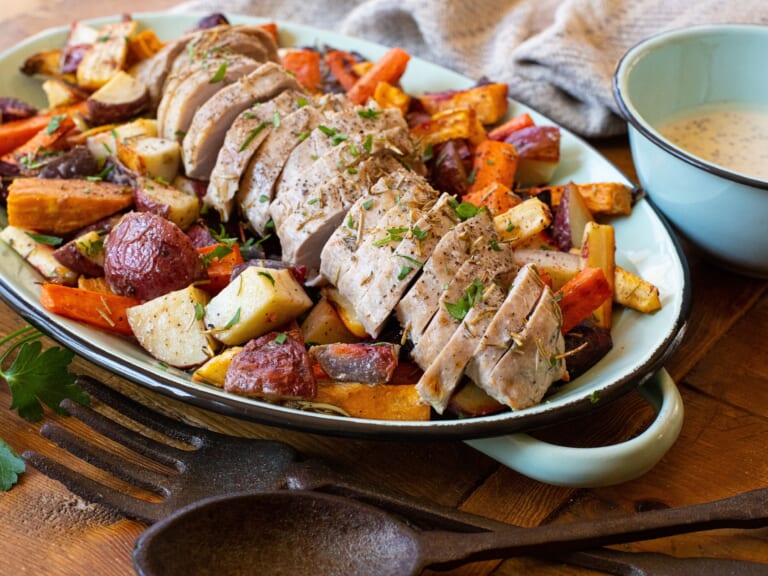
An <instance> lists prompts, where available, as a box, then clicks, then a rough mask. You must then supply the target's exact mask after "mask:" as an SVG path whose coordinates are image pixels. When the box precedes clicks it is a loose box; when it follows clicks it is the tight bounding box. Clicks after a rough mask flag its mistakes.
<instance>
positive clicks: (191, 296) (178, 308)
mask: <svg viewBox="0 0 768 576" xmlns="http://www.w3.org/2000/svg"><path fill="white" fill-rule="evenodd" d="M209 298H210V297H209V296H208V293H207V292H206V291H205V290H202V289H200V288H197V287H195V286H188V287H186V288H184V289H182V290H176V291H174V292H169V293H167V294H164V295H162V296H158V297H157V298H154V299H152V300H149V301H147V302H145V303H144V304H140V305H138V306H134V307H133V308H129V309H128V311H127V314H128V323H129V324H130V325H131V329H132V330H133V333H134V335H135V336H136V340H138V342H139V344H140V345H141V346H142V348H144V349H145V350H146V351H147V352H149V353H150V354H151V355H152V356H153V357H154V358H157V359H158V360H160V361H161V362H165V363H166V364H169V365H170V366H175V367H177V368H191V367H193V366H199V365H200V364H202V363H203V362H205V361H206V360H208V359H209V358H211V357H212V356H213V355H214V346H215V341H214V340H213V338H211V337H210V335H209V334H208V333H207V332H206V330H205V325H204V324H203V320H202V314H201V310H202V307H204V306H205V305H206V304H207V303H208V300H209Z"/></svg>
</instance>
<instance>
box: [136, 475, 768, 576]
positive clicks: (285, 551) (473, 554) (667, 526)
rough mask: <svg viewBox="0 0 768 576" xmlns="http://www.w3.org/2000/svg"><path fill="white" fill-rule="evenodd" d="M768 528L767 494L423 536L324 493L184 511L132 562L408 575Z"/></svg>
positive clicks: (239, 499) (228, 574) (185, 569)
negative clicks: (483, 561) (700, 534)
mask: <svg viewBox="0 0 768 576" xmlns="http://www.w3.org/2000/svg"><path fill="white" fill-rule="evenodd" d="M766 525H768V489H760V490H753V491H750V492H745V493H743V494H740V495H738V496H734V497H731V498H726V499H723V500H717V501H715V502H709V503H706V504H697V505H694V506H686V507H680V508H673V509H668V510H656V511H650V512H643V513H639V514H632V515H627V516H619V517H614V518H607V519H602V520H596V521H580V522H570V523H564V524H550V525H546V526H540V527H537V528H517V527H511V526H510V527H509V528H506V529H502V530H498V531H486V532H475V533H467V532H449V531H437V530H430V531H420V530H417V529H415V528H412V527H410V526H409V525H408V524H407V523H406V522H404V521H403V520H401V519H400V518H399V517H397V516H395V515H394V514H392V513H389V512H386V511H384V510H382V509H379V508H376V507H374V506H371V505H368V504H365V503H362V502H359V501H357V500H354V499H351V498H345V497H341V496H335V495H330V494H324V493H319V492H309V491H298V490H292V491H278V492H261V493H253V492H249V493H239V494H233V495H229V496H224V497H221V496H219V497H214V498H210V499H206V500H202V501H200V502H198V503H196V504H192V505H190V506H187V507H186V508H182V509H181V510H179V511H178V512H176V513H174V514H172V515H171V516H169V517H168V518H166V519H164V520H162V521H160V522H158V523H157V524H154V525H153V526H151V527H150V528H149V529H147V530H146V532H144V534H142V535H141V537H140V538H139V540H138V541H137V543H136V547H135V549H134V555H133V557H134V564H135V566H136V569H137V572H138V574H139V575H140V576H161V575H162V576H177V575H178V576H198V575H204V574H216V575H217V576H236V575H245V574H259V575H260V576H277V575H291V576H302V575H307V576H309V575H312V576H330V575H337V574H338V575H342V574H343V575H354V574H366V575H368V576H406V575H409V574H411V575H416V574H420V573H421V572H422V570H423V569H424V568H426V567H427V566H440V567H443V568H445V567H449V566H453V565H457V564H460V563H462V562H466V561H470V560H481V559H489V558H503V557H509V556H519V555H525V554H542V553H562V552H567V551H575V550H582V549H589V548H595V547H597V546H602V545H610V544H619V543H623V542H633V541H637V540H644V539H652V538H659V537H663V536H670V535H673V534H681V533H686V532H694V531H698V530H705V529H715V528H757V527H762V526H766ZM763 568H765V565H763Z"/></svg>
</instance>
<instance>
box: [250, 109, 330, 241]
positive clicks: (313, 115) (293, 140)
mask: <svg viewBox="0 0 768 576" xmlns="http://www.w3.org/2000/svg"><path fill="white" fill-rule="evenodd" d="M321 114H322V113H321V111H320V109H319V108H318V107H317V106H316V105H315V104H314V103H310V104H309V105H305V106H302V107H301V108H299V109H298V110H296V111H295V112H293V113H292V114H290V115H288V116H286V117H285V118H283V119H282V121H281V122H280V126H279V127H278V129H277V130H272V131H270V132H269V133H268V134H267V135H266V138H265V140H264V142H263V143H262V145H261V146H259V148H258V149H257V150H256V152H255V154H254V155H253V158H251V160H250V162H249V163H248V166H247V167H246V169H245V171H244V172H243V176H242V178H241V179H240V187H239V189H238V191H237V196H236V198H235V199H236V202H237V204H238V206H240V211H241V212H242V213H243V214H244V215H245V219H246V220H247V221H248V223H249V224H250V225H251V227H252V228H253V229H254V231H256V233H257V234H259V235H260V236H264V235H265V234H266V232H267V230H266V226H267V222H269V218H270V214H269V205H270V202H272V198H273V197H274V194H275V184H276V183H277V180H278V178H279V177H280V174H281V173H282V172H283V167H284V166H285V163H286V162H287V161H288V158H289V157H290V155H291V153H292V152H293V149H294V148H296V147H297V146H299V145H300V144H301V143H302V142H304V140H306V138H307V136H308V134H309V133H310V132H311V131H312V130H313V129H314V128H315V127H316V126H317V125H318V124H319V123H320V118H321V117H322V116H321Z"/></svg>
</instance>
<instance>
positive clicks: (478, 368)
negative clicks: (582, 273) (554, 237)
mask: <svg viewBox="0 0 768 576" xmlns="http://www.w3.org/2000/svg"><path fill="white" fill-rule="evenodd" d="M543 290H544V282H542V280H541V278H540V277H539V274H538V273H537V272H536V268H535V267H534V266H533V265H531V264H527V265H525V266H523V267H522V268H521V269H520V271H519V272H518V273H517V276H515V279H514V281H513V282H512V286H511V288H510V289H509V292H508V294H507V297H506V299H505V300H504V303H503V304H502V305H501V307H500V308H499V310H498V312H497V313H496V316H494V318H493V320H492V321H491V323H490V324H489V325H488V328H487V329H486V331H485V333H484V334H483V335H482V338H480V341H479V343H478V345H477V346H476V347H475V349H474V352H473V355H472V359H471V360H470V361H469V362H468V363H467V366H466V368H465V370H464V373H465V374H466V376H467V377H468V378H469V379H470V380H472V381H473V382H474V383H475V384H477V385H478V386H481V385H482V384H481V383H482V382H484V381H487V380H488V379H489V377H490V374H491V373H492V372H493V369H494V368H495V367H496V364H497V363H498V362H499V360H501V357H502V356H503V355H504V353H505V352H506V351H507V350H508V349H509V348H510V347H511V346H512V345H513V343H514V342H515V341H516V340H517V339H519V337H520V333H521V332H522V331H523V328H525V324H526V322H527V321H528V316H530V314H531V312H532V311H533V309H534V308H535V306H536V303H537V302H538V301H539V299H540V297H541V293H542V291H543Z"/></svg>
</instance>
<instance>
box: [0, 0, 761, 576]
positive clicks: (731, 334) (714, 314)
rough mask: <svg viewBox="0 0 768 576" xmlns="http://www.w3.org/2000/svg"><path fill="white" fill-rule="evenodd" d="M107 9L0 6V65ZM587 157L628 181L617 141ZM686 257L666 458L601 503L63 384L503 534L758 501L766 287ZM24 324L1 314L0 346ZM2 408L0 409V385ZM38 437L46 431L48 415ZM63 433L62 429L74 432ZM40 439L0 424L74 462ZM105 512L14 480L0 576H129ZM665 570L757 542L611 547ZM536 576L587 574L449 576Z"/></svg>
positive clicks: (12, 439)
mask: <svg viewBox="0 0 768 576" xmlns="http://www.w3.org/2000/svg"><path fill="white" fill-rule="evenodd" d="M171 4H172V2H171V1H169V0H152V1H151V2H150V1H149V0H134V1H133V2H132V3H131V4H130V9H131V10H133V11H136V12H138V11H142V10H161V9H163V8H164V7H167V6H170V5H171ZM126 7H127V6H126V5H125V4H124V3H120V2H118V1H117V0H101V1H100V2H83V1H82V0H24V1H22V0H10V1H9V0H5V2H4V4H3V10H2V13H0V50H4V49H5V48H7V47H9V46H11V45H13V44H14V43H15V42H18V41H19V40H22V39H23V38H25V37H27V36H28V35H30V34H32V33H35V32H38V31H40V30H42V29H44V28H47V27H49V26H54V25H60V24H64V23H68V22H69V21H71V20H73V19H75V18H85V17H91V16H98V15H108V14H113V13H118V12H121V11H123V10H125V8H126ZM593 144H594V145H595V146H596V147H597V148H598V149H599V150H600V151H601V152H602V153H603V154H605V155H606V156H607V157H608V158H609V159H610V160H611V161H613V162H614V163H615V164H616V165H617V166H618V168H619V169H621V170H622V171H623V172H624V173H626V174H627V175H628V176H629V177H630V178H633V179H634V178H635V173H634V169H633V166H632V161H631V158H630V155H629V151H628V147H627V142H626V140H625V139H624V138H617V139H612V140H610V141H597V142H593ZM686 251H687V254H688V256H689V263H690V269H691V279H692V286H693V312H692V316H691V321H690V325H689V327H688V330H687V333H686V335H685V338H684V340H683V342H682V345H681V346H680V347H679V349H678V350H677V351H676V353H675V354H674V355H673V356H672V357H671V358H670V359H669V361H668V363H667V365H666V368H667V370H668V371H669V373H670V374H671V375H672V377H673V378H674V380H675V381H676V382H677V383H678V385H679V388H680V391H681V394H682V397H683V400H684V403H685V410H686V414H685V422H684V425H683V429H682V432H681V434H680V437H679V439H678V441H677V443H676V444H675V445H674V446H673V448H672V449H671V451H670V452H669V453H668V454H667V455H666V456H665V457H664V458H663V459H662V461H661V462H660V463H659V464H658V465H657V466H656V467H655V468H654V469H653V470H651V471H650V472H649V473H647V474H646V475H645V476H643V477H641V478H640V479H637V480H634V481H631V482H628V483H625V484H622V485H619V486H613V487H607V488H600V489H589V490H585V489H570V488H563V487H553V486H550V485H546V484H542V483H539V482H536V481H533V480H530V479H528V478H525V477H523V476H521V475H519V474H518V473H516V472H513V471H511V470H509V469H508V468H505V467H504V466H501V465H499V464H498V463H496V462H495V461H493V460H491V459H489V458H487V457H485V456H483V455H481V454H479V453H477V452H475V451H473V450H472V449H471V448H469V447H468V446H467V445H466V444H464V443H462V442H458V441H451V442H420V443H414V442H374V441H358V440H350V439H340V438H332V437H324V436H313V435H309V434H302V433H296V432H290V431H285V430H279V429H272V428H268V427H263V426H259V425H255V424H252V423H247V422H243V421H239V420H235V419H230V418H226V417H222V416H219V415H216V414H212V413H208V412H205V411H203V410H198V409H193V408H190V407H188V406H185V405H182V404H180V403H178V402H175V401H171V400H168V399H166V398H164V397H160V396H158V395H155V394H153V393H150V392H147V391H145V390H143V389H141V388H139V387H136V386H134V385H132V384H130V383H128V382H125V381H124V380H121V379H120V378H118V377H116V376H113V375H111V374H108V373H105V372H104V371H102V370H101V369H99V368H97V367H95V366H94V365H92V364H89V363H88V362H86V361H84V360H81V359H76V360H75V362H74V364H73V366H72V368H73V370H74V371H75V372H77V373H79V374H90V375H94V376H96V377H98V378H101V379H103V380H104V381H106V382H108V383H110V384H111V385H113V386H116V387H118V388H120V389H122V390H124V391H125V392H127V393H128V394H129V395H132V396H134V397H136V398H138V399H140V400H141V401H142V402H146V403H147V404H149V405H150V406H153V407H155V408H159V409H162V410H163V411H165V412H167V413H170V414H172V415H179V416H180V417H181V416H182V415H183V417H184V418H185V419H186V420H188V421H191V422H193V423H196V424H199V425H203V426H208V427H210V428H212V429H215V430H219V431H224V432H228V433H231V434H236V435H241V436H252V437H256V438H279V439H281V440H283V441H286V442H289V443H290V444H292V445H294V446H296V447H297V448H298V449H300V450H301V451H302V452H303V453H305V454H307V455H315V456H319V457H321V458H323V459H325V460H326V461H328V462H329V463H331V465H333V466H336V467H339V468H354V469H355V470H356V471H357V472H358V473H360V474H361V475H362V476H363V477H364V478H366V479H367V480H370V481H371V482H378V483H381V484H383V485H388V486H392V487H395V488H399V489H401V490H403V491H405V492H407V493H410V494H412V495H414V496H418V497H423V498H427V499H431V500H434V501H436V502H439V503H441V504H444V505H449V506H455V507H458V508H461V509H463V510H465V511H469V512H473V513H476V514H480V515H484V516H487V517H489V518H494V519H497V520H501V521H504V522H509V523H514V524H519V525H523V526H533V525H537V524H541V523H545V522H552V521H564V520H570V519H575V518H597V517H603V516H608V515H611V514H616V513H621V512H626V513H632V512H634V511H638V510H643V509H647V508H649V507H666V506H679V505H684V504H693V503H698V502H704V501H707V500H711V499H716V498H722V497H725V496H729V495H732V494H735V493H737V492H739V491H742V490H748V489H752V488H757V487H762V486H768V458H766V457H765V448H766V446H767V445H768V352H766V350H768V347H766V344H765V342H764V341H763V340H762V339H763V338H765V337H767V336H768V297H767V296H766V287H767V286H768V283H766V282H765V281H761V280H756V279H750V278H745V277H740V276H736V275H733V274H730V273H727V272H724V271H722V270H720V269H718V268H716V267H714V266H712V265H711V264H709V263H707V262H706V261H704V260H702V259H701V258H700V257H699V256H698V255H697V254H696V253H695V252H694V251H693V250H691V249H689V248H686ZM23 325H24V321H23V320H22V319H21V318H19V317H18V316H16V315H15V314H14V313H13V312H12V311H10V310H9V309H8V308H7V307H6V306H5V305H2V304H0V335H5V334H7V333H10V332H11V331H13V330H15V329H17V328H19V327H21V326H23ZM0 405H2V406H4V407H8V406H9V405H10V395H9V393H8V389H7V386H5V385H0ZM649 418H650V410H649V409H648V408H647V405H646V404H645V403H644V401H643V400H642V399H641V398H640V395H639V394H638V393H636V392H631V393H629V394H627V395H626V396H624V397H622V398H621V399H619V400H618V401H616V402H615V403H613V404H611V405H609V406H607V407H604V408H601V409H599V410H596V411H595V413H594V414H593V415H591V416H590V417H589V418H584V419H582V420H578V421H576V422H575V423H573V422H572V423H568V424H567V426H562V427H561V428H560V429H552V430H549V431H547V432H546V435H547V437H548V438H555V439H559V440H560V441H565V439H568V441H569V442H572V443H574V444H578V445H599V444H601V443H605V442H610V441H617V440H622V439H625V438H629V437H631V436H632V435H634V434H636V433H638V432H639V431H641V430H642V429H643V427H644V426H645V425H646V424H647V422H648V419H649ZM46 420H47V421H52V420H60V419H59V418H57V417H55V416H53V415H51V414H47V415H46ZM73 420H74V419H71V418H70V419H68V420H67V421H66V422H65V425H66V426H69V427H73V428H75V429H77V430H81V431H82V432H83V433H87V432H85V430H84V427H82V426H81V427H79V428H78V427H77V424H76V423H75V422H73ZM38 429H39V425H38V424H34V425H33V424H30V423H28V422H26V421H24V420H22V419H20V418H19V417H18V416H17V415H16V413H15V412H13V411H11V410H7V409H2V410H0V438H3V439H4V440H5V441H6V442H7V443H8V444H9V445H10V446H11V447H12V448H13V449H14V450H16V451H17V452H19V453H21V452H22V451H24V450H29V449H33V450H37V451H39V452H42V453H45V454H53V455H56V457H57V458H58V459H62V460H65V461H67V462H72V459H71V458H68V457H67V456H65V455H63V454H62V453H61V451H59V450H57V449H56V448H55V447H54V446H53V445H52V444H51V443H49V442H48V441H47V440H45V439H43V438H42V437H41V436H40V435H39V434H38ZM144 528H145V526H144V525H143V524H141V523H138V522H135V521H130V520H126V519H124V518H123V517H121V516H120V515H119V514H117V513H115V512H112V511H110V510H108V509H107V508H105V507H102V506H99V505H95V504H91V503H89V502H86V501H83V500H82V499H80V498H78V497H77V496H75V495H73V494H72V493H70V492H69V491H68V490H67V489H65V488H64V487H63V486H62V485H61V484H59V483H57V482H55V481H53V480H50V479H49V478H47V477H46V476H44V475H43V474H41V473H39V472H38V471H37V470H35V469H33V468H31V467H29V466H28V467H27V472H26V473H25V474H23V476H22V477H21V480H20V482H19V483H18V484H17V485H16V486H15V487H14V488H13V489H12V490H10V491H9V492H6V493H0V534H2V535H3V537H2V538H0V558H2V560H1V561H0V573H2V574H46V575H50V576H64V575H67V576H70V575H83V574H98V575H101V576H106V575H124V574H132V573H133V568H132V563H131V550H132V547H133V544H134V542H135V540H136V538H137V537H138V536H139V534H140V533H141V532H142V531H143V530H144ZM620 548H621V549H625V550H633V551H637V550H653V551H659V552H666V553H669V554H672V555H676V556H697V555H702V556H719V557H731V558H742V559H751V560H757V561H763V562H768V529H760V530H754V531H737V530H721V531H716V532H710V533H705V534H696V535H688V536H679V537H674V538H668V539H663V540H655V541H651V542H646V543H641V544H636V545H631V546H622V547H620ZM521 571H527V572H528V573H535V574H542V575H554V574H563V575H566V574H567V575H578V574H589V573H591V572H589V571H587V570H583V569H579V568H573V567H570V566H564V565H561V564H558V563H556V562H551V561H547V560H536V559H515V560H512V561H506V562H503V563H498V562H485V563H476V564H472V565H468V566H466V567H463V568H462V569H458V570H456V571H455V572H452V574H473V575H481V574H495V575H507V574H509V575H511V574H518V573H521Z"/></svg>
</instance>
